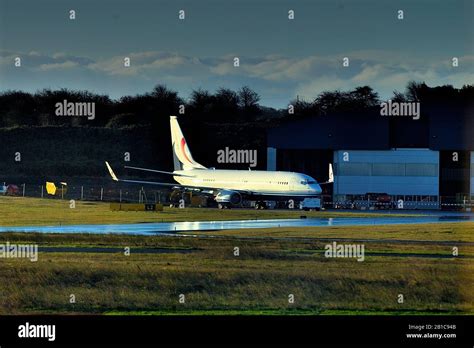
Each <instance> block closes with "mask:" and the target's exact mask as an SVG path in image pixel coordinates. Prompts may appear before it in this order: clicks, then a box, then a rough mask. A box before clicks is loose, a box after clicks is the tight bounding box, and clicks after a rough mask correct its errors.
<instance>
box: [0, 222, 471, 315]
mask: <svg viewBox="0 0 474 348" xmlns="http://www.w3.org/2000/svg"><path fill="white" fill-rule="evenodd" d="M473 225H474V224H472V223H463V224H459V225H458V224H446V225H433V224H430V225H413V226H411V227H409V228H411V232H410V230H409V229H406V230H400V233H399V235H397V231H396V230H393V231H392V232H391V233H393V237H396V238H395V239H404V240H405V243H400V242H394V241H393V240H389V238H387V240H378V239H376V238H374V239H371V240H368V241H366V242H364V243H363V244H364V245H365V253H366V255H365V260H364V261H363V262H358V261H356V260H355V259H349V258H333V259H331V258H325V257H324V255H323V250H324V246H325V245H326V244H327V243H328V241H326V240H319V239H317V238H319V236H325V237H328V238H334V239H336V238H347V237H352V238H358V237H359V235H360V234H361V233H362V232H364V233H366V234H367V236H374V237H377V238H378V237H381V236H383V235H385V233H386V232H387V231H386V230H383V229H382V230H379V227H376V226H367V227H363V229H362V230H361V231H354V230H353V229H350V228H340V227H338V228H332V227H328V228H319V229H318V231H319V232H318V233H317V234H312V233H311V232H310V231H306V230H303V229H300V231H287V233H286V234H285V235H282V231H278V236H280V237H283V236H285V237H288V236H290V237H292V236H295V234H297V233H299V234H300V235H301V237H303V236H304V238H301V237H297V238H290V239H273V238H270V237H269V236H268V235H270V236H272V230H266V231H262V232H264V235H263V236H259V237H258V238H249V237H248V236H246V237H244V238H241V237H240V236H239V233H240V232H241V231H228V232H225V233H222V232H220V233H219V234H220V236H219V237H216V238H204V237H193V238H185V237H164V236H127V235H85V234H78V235H62V234H51V235H48V234H35V233H28V234H24V233H2V234H0V243H5V242H6V241H9V242H10V243H37V244H39V246H40V248H41V247H49V248H58V252H42V251H41V249H40V254H39V260H38V261H37V262H30V261H29V260H25V259H0V265H1V267H0V314H23V313H43V314H44V313H66V314H67V313H71V314H72V313H76V314H77V313H94V314H99V313H100V314H111V315H122V314H138V315H174V314H190V315H195V314H199V315H201V314H205V315H215V314H232V315H241V314H284V315H301V314H387V315H392V314H471V315H472V314H474V262H473V260H474V246H473V245H472V244H469V243H467V242H468V241H470V240H472V237H471V236H472V234H471V236H470V235H469V234H470V233H471V232H472V229H473ZM387 227H388V228H395V227H394V226H387ZM397 228H398V227H397ZM423 231H425V232H426V231H431V234H432V235H433V236H435V239H436V240H440V238H441V236H443V235H445V234H446V235H447V236H449V238H446V240H451V241H457V242H451V243H448V244H446V245H445V244H439V243H436V242H430V243H426V242H425V243H419V244H417V243H413V242H416V241H417V240H418V241H419V240H426V237H427V236H426V235H425V234H424V233H423ZM257 232H258V231H257V230H252V232H251V233H252V234H253V233H257ZM419 232H422V233H419ZM248 233H250V231H249V232H245V234H246V235H248ZM275 233H277V232H275ZM308 233H309V234H310V236H308ZM212 234H214V232H212ZM222 234H225V235H222ZM206 237H209V233H208V234H207V235H206ZM438 237H439V238H438ZM453 246H458V247H459V252H460V257H456V258H454V257H451V255H452V247H453ZM76 247H87V248H90V250H89V251H88V252H71V249H69V251H68V252H64V249H63V248H72V251H74V248H76ZM97 247H107V248H112V247H115V248H125V247H130V248H131V254H130V256H125V255H124V253H122V252H113V253H101V252H96V251H95V248H97ZM235 247H238V248H239V251H240V255H239V256H235V255H234V248H235ZM60 248H61V249H60ZM141 248H147V249H150V248H151V249H153V248H159V249H168V250H170V251H172V252H170V253H166V254H157V253H138V252H134V251H138V250H140V249H141ZM49 250H51V249H49ZM181 250H186V251H188V252H187V253H181ZM189 251H190V252H189ZM71 294H74V295H75V297H76V302H75V303H70V295H71ZM180 294H183V295H185V303H180V302H179V295H180ZM290 294H293V295H294V299H295V301H294V303H289V302H288V296H289V295H290ZM399 294H403V296H404V302H403V303H399V302H398V301H397V299H398V295H399Z"/></svg>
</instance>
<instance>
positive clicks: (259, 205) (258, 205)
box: [255, 201, 267, 209]
mask: <svg viewBox="0 0 474 348" xmlns="http://www.w3.org/2000/svg"><path fill="white" fill-rule="evenodd" d="M255 209H267V203H265V202H263V201H257V202H255Z"/></svg>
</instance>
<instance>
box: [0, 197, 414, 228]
mask: <svg viewBox="0 0 474 348" xmlns="http://www.w3.org/2000/svg"><path fill="white" fill-rule="evenodd" d="M301 215H306V216H307V217H321V218H328V217H369V216H387V215H390V216H394V215H393V214H390V213H387V214H380V213H361V212H356V213H348V212H330V211H321V212H316V211H315V212H302V211H299V210H295V211H292V210H263V211H262V210H259V211H254V210H251V209H225V210H218V209H214V208H212V209H211V208H184V209H177V208H168V207H165V209H164V211H163V212H124V211H111V210H110V207H109V204H108V203H102V202H81V201H76V206H75V208H74V209H71V208H70V207H69V201H67V200H58V199H41V198H23V197H4V196H0V219H1V220H0V226H28V225H35V226H41V225H73V224H120V223H140V222H176V221H211V220H214V221H217V220H252V219H288V218H299V217H300V216H301ZM395 216H404V215H399V214H397V215H395ZM405 216H406V215H405Z"/></svg>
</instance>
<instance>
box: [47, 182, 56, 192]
mask: <svg viewBox="0 0 474 348" xmlns="http://www.w3.org/2000/svg"><path fill="white" fill-rule="evenodd" d="M46 192H48V195H55V194H56V185H55V184H54V182H46Z"/></svg>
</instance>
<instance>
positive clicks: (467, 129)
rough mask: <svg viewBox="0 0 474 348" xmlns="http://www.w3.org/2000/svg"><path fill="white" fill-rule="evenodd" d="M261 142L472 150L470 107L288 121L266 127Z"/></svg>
mask: <svg viewBox="0 0 474 348" xmlns="http://www.w3.org/2000/svg"><path fill="white" fill-rule="evenodd" d="M267 145H268V146H269V147H274V148H279V149H321V150H324V149H325V150H328V149H331V150H339V149H352V150H388V149H390V148H410V147H411V148H430V149H432V150H437V151H439V150H461V151H463V150H465V151H473V150H474V108H473V107H472V106H470V107H460V106H457V105H451V106H446V105H444V106H440V105H436V106H435V105H433V106H430V107H425V108H423V105H421V117H420V119H418V120H414V119H413V118H411V117H406V116H403V117H401V116H400V117H394V116H380V113H379V109H377V110H373V111H366V112H359V113H336V114H330V115H326V116H318V117H312V118H306V119H300V120H295V121H289V122H285V123H283V124H281V125H280V126H278V127H276V128H273V129H270V130H269V131H268V134H267Z"/></svg>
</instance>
